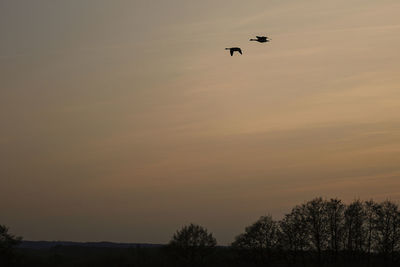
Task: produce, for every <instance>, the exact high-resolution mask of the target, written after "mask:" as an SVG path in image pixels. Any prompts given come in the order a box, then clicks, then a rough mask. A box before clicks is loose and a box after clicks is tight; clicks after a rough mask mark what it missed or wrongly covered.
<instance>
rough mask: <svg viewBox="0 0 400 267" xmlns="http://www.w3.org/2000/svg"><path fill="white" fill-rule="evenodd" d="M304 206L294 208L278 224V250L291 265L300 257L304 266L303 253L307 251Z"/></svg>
mask: <svg viewBox="0 0 400 267" xmlns="http://www.w3.org/2000/svg"><path fill="white" fill-rule="evenodd" d="M305 215H306V214H305V211H304V206H296V207H294V208H293V209H292V211H291V212H290V213H289V214H286V215H285V217H284V218H283V219H282V220H281V221H280V222H279V234H278V243H279V248H280V250H281V251H282V252H283V255H285V256H286V258H287V260H288V261H289V263H291V264H296V262H297V260H298V257H299V256H301V260H302V262H303V265H305V258H304V252H305V251H306V250H307V249H309V242H308V232H307V221H306V216H305Z"/></svg>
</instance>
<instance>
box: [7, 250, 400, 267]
mask: <svg viewBox="0 0 400 267" xmlns="http://www.w3.org/2000/svg"><path fill="white" fill-rule="evenodd" d="M253 253H257V252H256V251H238V250H235V249H232V248H229V247H217V248H216V249H215V250H214V251H213V252H212V253H210V254H209V255H207V256H206V257H204V258H203V259H198V260H194V261H192V262H184V260H183V259H182V258H181V257H180V256H177V255H176V253H175V252H174V251H171V250H170V249H169V248H168V247H167V246H163V247H131V248H105V247H79V246H56V247H53V248H50V249H32V248H30V249H27V248H24V249H21V248H20V249H17V251H16V255H15V256H16V258H15V262H14V263H13V264H10V265H9V266H238V267H239V266H240V267H242V266H399V264H400V263H399V257H400V255H399V254H396V255H394V258H390V259H389V258H386V259H385V258H384V257H382V256H381V255H371V256H368V255H362V254H361V255H357V254H355V253H352V254H341V255H340V256H339V257H338V259H337V261H336V262H335V261H334V259H333V257H331V256H332V254H331V253H325V254H324V257H323V260H322V262H321V263H318V258H317V255H316V254H310V253H304V254H302V255H297V256H298V259H297V260H293V259H292V257H293V254H292V253H282V252H275V253H272V255H271V258H270V259H268V260H266V259H265V260H262V259H259V258H258V257H257V256H256V255H252V254H253Z"/></svg>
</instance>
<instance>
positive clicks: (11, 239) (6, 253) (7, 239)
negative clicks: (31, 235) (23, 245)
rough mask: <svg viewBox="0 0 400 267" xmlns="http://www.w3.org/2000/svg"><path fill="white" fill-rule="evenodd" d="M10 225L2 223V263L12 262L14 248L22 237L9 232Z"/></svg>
mask: <svg viewBox="0 0 400 267" xmlns="http://www.w3.org/2000/svg"><path fill="white" fill-rule="evenodd" d="M8 231H9V230H8V227H6V226H5V225H0V265H7V264H10V263H11V261H12V260H13V249H14V247H15V246H17V245H18V244H19V243H20V242H21V240H22V238H21V237H17V236H15V235H12V234H10V233H9V232H8Z"/></svg>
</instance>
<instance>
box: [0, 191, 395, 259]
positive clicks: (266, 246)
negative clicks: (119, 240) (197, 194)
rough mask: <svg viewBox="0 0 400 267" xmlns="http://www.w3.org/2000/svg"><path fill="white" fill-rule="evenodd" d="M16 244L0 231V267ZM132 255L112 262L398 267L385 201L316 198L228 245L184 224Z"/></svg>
mask: <svg viewBox="0 0 400 267" xmlns="http://www.w3.org/2000/svg"><path fill="white" fill-rule="evenodd" d="M20 240H21V239H20V238H18V237H15V236H13V235H11V234H9V233H8V228H6V227H4V226H1V227H0V259H1V261H2V262H3V263H4V262H6V259H9V260H10V259H14V261H13V262H18V260H16V258H15V257H14V258H13V257H12V255H14V256H15V254H14V253H13V251H14V250H13V248H15V247H16V245H17V244H18V242H19V241H20ZM54 251H56V250H53V252H54ZM57 251H58V252H57V253H58V256H57V257H58V259H61V260H60V261H61V262H62V261H67V260H66V259H67V258H65V257H64V258H62V257H63V256H62V255H63V254H62V252H63V251H64V252H65V249H64V250H63V249H62V248H58V250H57ZM14 252H15V251H14ZM113 253H114V255H116V254H115V252H113ZM124 253H125V252H124ZM17 254H18V253H17ZM106 254H107V253H104V252H102V253H101V254H99V257H105V255H106ZM133 254H134V256H132V255H133ZM133 254H131V255H129V256H126V259H125V258H124V259H122V257H125V256H121V257H120V258H119V259H115V260H118V262H119V266H400V211H399V208H398V205H397V204H395V203H394V202H391V201H383V202H380V203H378V202H375V201H373V200H370V201H360V200H355V201H353V202H351V203H349V204H345V203H343V202H342V201H341V200H339V199H337V198H334V199H329V200H327V199H323V198H321V197H319V198H315V199H312V200H310V201H308V202H305V203H303V204H300V205H297V206H295V207H293V208H292V210H291V211H290V212H289V213H287V214H285V215H284V216H283V218H282V219H281V220H274V219H273V218H272V216H270V215H266V216H261V217H260V218H259V219H258V220H257V221H256V222H254V223H253V224H251V225H249V226H248V227H246V228H245V229H244V232H243V233H241V234H239V235H237V236H236V238H235V240H234V241H233V243H232V244H230V245H229V246H217V241H216V239H215V237H214V236H213V234H212V233H210V232H208V230H207V229H206V228H205V227H202V226H200V225H196V224H190V225H186V226H183V227H182V228H181V229H179V230H178V231H177V232H176V233H175V234H174V235H173V236H172V238H171V241H170V242H169V244H168V245H166V246H164V247H162V248H161V249H159V248H157V249H141V248H137V249H136V250H134V253H133ZM19 255H21V253H20V254H19ZM60 255H61V256H60ZM121 255H125V254H123V253H122V254H121ZM83 257H84V256H83ZM63 259H64V260H63ZM1 261H0V262H1ZM124 262H125V263H126V264H123V263H124ZM31 264H32V263H31ZM74 264H75V265H76V266H78V265H77V263H76V262H75V263H74ZM21 266H22V265H21ZM43 266H44V265H43ZM62 266H71V265H68V264H67V263H65V262H64V264H63V265H62ZM82 266H85V264H83V265H82ZM97 266H101V263H100V265H99V264H97Z"/></svg>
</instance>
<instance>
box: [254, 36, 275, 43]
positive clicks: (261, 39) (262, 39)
mask: <svg viewBox="0 0 400 267" xmlns="http://www.w3.org/2000/svg"><path fill="white" fill-rule="evenodd" d="M256 38H257V39H250V41H256V42H259V43H266V42H269V41H271V39H269V38H268V37H267V36H256Z"/></svg>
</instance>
